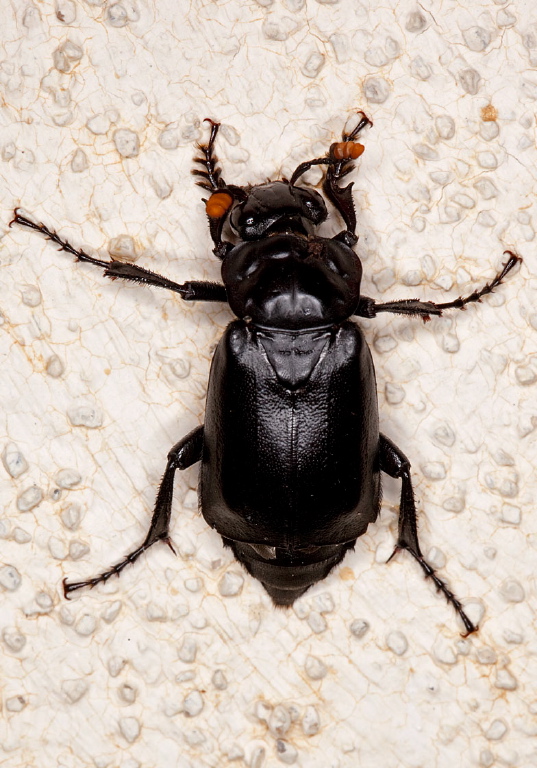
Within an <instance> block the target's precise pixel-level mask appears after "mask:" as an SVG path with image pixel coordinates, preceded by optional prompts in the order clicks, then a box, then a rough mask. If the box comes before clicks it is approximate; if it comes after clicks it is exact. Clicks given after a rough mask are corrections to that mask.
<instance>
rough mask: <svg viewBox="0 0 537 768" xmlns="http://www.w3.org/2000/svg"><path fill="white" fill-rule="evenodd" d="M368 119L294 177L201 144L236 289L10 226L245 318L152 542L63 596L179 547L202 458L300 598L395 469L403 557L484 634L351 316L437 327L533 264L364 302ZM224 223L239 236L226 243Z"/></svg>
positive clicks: (248, 536) (264, 565)
mask: <svg viewBox="0 0 537 768" xmlns="http://www.w3.org/2000/svg"><path fill="white" fill-rule="evenodd" d="M358 115H359V121H358V123H357V125H356V127H355V128H354V129H353V130H352V131H351V132H350V133H348V134H347V133H343V137H342V141H341V142H336V143H334V144H332V145H331V147H330V149H329V151H328V154H327V155H326V156H325V157H320V158H316V159H314V160H309V161H308V162H305V163H301V164H300V165H299V166H298V168H297V169H296V170H295V172H294V173H293V175H292V176H291V179H290V180H289V181H288V180H287V179H282V180H280V181H271V182H268V183H266V184H259V185H256V186H245V187H239V186H235V185H231V184H226V183H225V182H224V180H223V178H222V176H221V170H220V168H218V167H217V158H216V156H215V154H214V143H215V139H216V136H217V133H218V129H219V124H218V123H215V122H213V121H212V120H208V122H209V123H210V125H211V134H210V139H209V141H208V143H207V144H205V145H199V147H198V149H199V150H200V152H201V155H202V157H196V158H195V162H196V163H199V164H201V166H202V168H203V170H200V169H196V170H194V171H193V173H194V174H196V175H197V176H200V177H201V180H200V181H198V184H199V186H201V187H204V188H205V189H207V190H209V192H210V193H211V195H210V197H209V198H208V200H204V202H205V204H206V212H207V216H208V219H209V228H210V234H211V237H212V240H213V243H214V249H213V251H214V254H215V255H216V256H217V257H218V258H219V259H221V260H222V279H223V283H224V284H223V285H219V284H215V283H209V282H198V281H191V282H186V283H184V284H183V285H179V284H177V283H175V282H173V281H171V280H168V279H167V278H165V277H161V276H160V275H157V274H155V273H154V272H150V271H149V270H146V269H142V268H141V267H138V266H136V265H133V264H127V263H123V262H120V261H101V260H100V259H96V258H93V257H92V256H89V255H88V254H86V253H84V252H83V251H82V250H78V251H77V250H75V249H74V248H73V247H72V246H71V245H70V244H69V243H68V242H66V241H65V240H62V239H61V238H60V237H59V236H58V235H57V234H56V233H55V232H54V231H52V230H50V229H48V228H47V227H46V226H45V225H44V224H36V223H34V222H33V221H31V220H30V219H28V218H26V217H25V216H23V215H22V214H21V213H20V212H19V210H18V209H17V210H16V211H15V218H14V219H13V221H12V222H11V223H12V224H13V223H17V224H21V225H23V226H25V227H29V228H30V229H34V230H36V231H38V232H41V233H42V234H43V235H45V236H46V237H47V238H48V239H50V240H52V241H53V242H54V243H56V244H57V245H59V246H60V248H61V250H63V251H67V252H69V253H71V254H73V256H75V257H76V260H77V261H82V262H88V263H90V264H94V265H96V266H98V267H102V268H103V269H104V274H105V275H106V276H107V277H110V278H122V279H125V280H132V281H134V282H138V283H145V284H147V285H154V286H157V287H159V288H168V289H170V290H172V291H176V292H177V293H179V295H180V296H181V297H182V298H183V299H185V300H186V301H220V302H226V301H227V302H228V303H229V306H230V307H231V309H232V311H233V312H234V313H235V315H236V316H237V317H238V318H239V319H238V320H235V321H233V322H232V323H230V325H229V326H228V327H227V329H226V331H225V333H224V336H223V337H222V339H221V340H220V342H219V344H218V346H217V348H216V351H215V354H214V357H213V361H212V367H211V373H210V378H209V387H208V393H207V406H206V414H205V424H204V425H202V426H199V427H197V429H195V430H194V431H193V432H191V433H190V434H189V435H187V436H186V437H184V438H183V439H182V440H180V441H179V442H178V443H177V444H176V445H175V446H174V447H173V448H172V449H171V451H170V453H169V454H168V463H167V466H166V470H165V472H164V477H163V478H162V482H161V485H160V488H159V491H158V495H157V500H156V503H155V510H154V513H153V517H152V520H151V525H150V528H149V532H148V534H147V537H146V539H145V541H144V543H143V544H142V545H141V546H140V547H138V548H137V549H135V550H133V551H132V552H130V553H129V554H128V555H127V556H126V557H125V558H124V559H123V560H122V561H121V562H120V563H118V564H117V565H114V566H113V567H112V568H110V569H109V570H107V571H106V572H105V573H102V574H101V575H99V576H96V577H95V578H93V579H88V580H86V581H80V582H68V581H67V580H64V583H63V587H64V594H65V597H67V596H68V595H69V594H70V593H71V592H74V591H75V590H77V589H80V588H81V587H86V586H90V587H93V586H95V585H96V584H98V583H99V582H105V581H107V580H108V579H109V578H110V576H112V575H113V574H117V575H119V573H120V572H121V571H122V570H123V568H125V566H127V565H128V564H129V563H133V562H134V561H135V560H137V559H138V557H139V556H140V555H141V554H142V553H143V552H145V551H146V550H147V549H148V548H149V547H151V546H152V545H153V544H155V542H157V541H164V542H166V543H167V544H168V545H169V546H170V547H172V543H171V539H170V531H169V529H170V515H171V507H172V497H173V482H174V475H175V472H176V470H178V469H186V468H187V467H189V466H191V465H192V464H194V463H196V462H198V461H201V477H200V489H199V497H200V505H201V511H202V513H203V516H204V518H205V520H206V521H207V522H208V523H209V525H210V526H211V527H213V528H215V529H216V530H217V531H218V533H219V534H220V535H221V536H222V538H223V541H224V544H225V545H226V546H228V547H230V548H231V549H232V550H233V553H234V555H235V557H236V559H237V560H239V561H240V562H241V563H242V564H243V566H244V567H245V568H246V570H247V571H248V572H249V573H250V574H251V575H252V576H253V577H254V578H256V579H258V580H259V581H260V582H261V583H262V585H263V586H264V588H265V589H266V591H267V592H268V593H269V595H270V596H271V598H272V600H273V601H274V603H275V604H276V605H285V606H288V605H292V603H293V602H294V601H295V600H296V599H297V598H298V597H300V595H302V594H303V593H304V592H305V591H306V590H307V589H308V588H309V587H310V586H311V585H312V584H315V583H316V582H318V581H321V580H322V579H324V578H325V577H326V576H327V575H328V573H329V572H330V571H331V570H332V568H334V566H335V565H337V564H338V563H339V562H341V560H342V559H343V557H344V555H345V553H346V552H347V550H349V549H352V548H353V547H354V545H355V543H356V540H357V538H358V537H360V536H362V535H363V534H364V533H365V531H366V529H367V527H368V525H369V523H373V522H374V521H375V520H376V518H377V516H378V514H379V509H380V500H381V485H380V472H381V471H382V472H386V473H387V474H388V475H390V476H391V477H394V478H400V480H401V483H402V490H401V502H400V511H399V532H398V538H397V544H396V546H395V550H394V554H395V553H396V552H397V551H398V550H400V549H405V550H407V551H408V552H410V554H411V555H412V556H413V557H414V558H415V559H416V560H417V561H418V563H419V564H420V566H421V568H422V569H423V571H424V573H425V575H426V576H427V577H428V578H430V579H432V581H433V582H434V584H435V586H436V588H437V590H439V591H440V592H442V593H443V594H444V596H445V597H446V598H447V600H448V602H450V603H451V605H452V606H453V607H454V608H455V610H456V611H457V613H458V614H459V616H460V618H461V619H462V622H463V624H464V627H465V630H466V634H467V635H469V634H470V633H472V632H475V631H476V629H477V627H476V626H475V625H474V624H473V622H472V621H471V620H470V619H469V617H468V616H467V615H466V613H465V612H464V610H463V608H462V605H461V603H460V602H459V600H458V599H457V598H456V597H455V596H454V594H453V593H452V592H451V591H450V589H449V588H448V587H447V585H446V584H445V583H444V582H443V581H442V580H441V579H440V578H439V577H438V576H437V574H436V573H435V571H434V569H433V568H432V567H431V566H430V565H429V564H428V563H427V561H426V560H425V559H424V557H423V555H422V553H421V550H420V545H419V542H418V534H417V523H416V507H415V503H414V494H413V490H412V481H411V477H410V462H409V461H408V459H407V458H406V456H405V455H404V453H403V452H402V451H401V450H400V449H399V448H397V446H395V445H394V444H393V443H392V442H391V440H389V439H388V438H387V437H385V436H384V435H382V434H380V433H379V424H378V409H377V394H376V383H375V371H374V368H373V362H372V359H371V354H370V351H369V348H368V346H367V344H366V342H365V340H364V336H363V334H362V332H361V330H360V328H359V327H358V326H357V325H356V324H355V323H354V322H352V321H351V320H350V319H349V318H350V317H351V316H353V315H355V316H358V317H367V318H373V317H376V315H377V314H378V313H379V312H393V313H397V314H403V315H418V316H421V317H422V318H423V319H424V320H428V319H429V317H430V315H441V314H442V312H443V310H445V309H452V308H455V309H464V307H465V305H466V304H468V303H469V302H474V301H479V300H480V299H481V297H482V296H485V295H486V294H488V293H491V292H492V291H493V289H494V288H496V287H497V286H498V285H499V284H500V283H501V282H502V280H503V279H504V278H505V277H506V275H507V274H508V272H510V271H511V269H512V268H513V267H514V266H515V264H516V263H517V262H518V261H520V258H519V257H518V256H517V255H515V254H514V253H512V252H511V251H506V254H507V255H508V256H509V259H508V261H507V262H506V264H505V265H504V266H503V268H502V270H501V271H500V272H499V273H498V274H497V275H496V277H494V279H493V280H492V281H491V282H490V283H488V284H487V285H485V287H484V288H481V289H480V290H478V291H475V292H474V293H472V294H471V295H469V296H467V297H465V298H458V299H456V300H455V301H449V302H446V303H444V304H435V303H433V302H429V301H419V300H417V299H405V300H401V301H393V302H389V303H385V304H377V303H376V301H375V300H374V299H370V298H367V297H365V296H360V281H361V276H362V265H361V263H360V260H359V258H358V256H357V255H356V254H355V253H354V251H353V250H352V247H353V246H354V245H355V243H356V241H357V239H358V238H357V236H356V234H355V229H356V213H355V209H354V203H353V200H352V186H353V184H352V183H350V184H348V185H347V186H341V185H340V181H341V179H343V177H344V176H346V175H347V174H348V173H349V172H350V171H351V170H352V169H353V167H354V166H353V164H352V161H353V160H355V159H357V158H358V157H359V156H360V155H361V154H362V152H363V151H364V147H363V145H362V144H359V143H357V142H356V141H355V139H356V138H357V136H358V134H359V133H360V132H361V131H362V130H363V129H364V128H365V127H366V126H367V125H371V121H370V120H369V119H368V118H367V117H366V116H365V114H364V113H363V112H359V113H358ZM315 165H322V166H326V173H325V177H324V182H323V191H324V193H325V195H326V197H327V198H328V199H329V200H330V202H331V203H332V205H333V206H334V207H335V208H336V210H337V211H338V212H339V214H340V215H341V217H342V219H343V221H344V224H345V229H343V230H342V231H341V232H340V233H339V234H337V235H336V236H335V237H332V238H325V237H319V236H318V235H317V234H315V228H316V227H317V225H319V224H321V223H322V222H324V221H325V220H326V218H327V216H328V212H327V208H326V204H325V202H324V199H323V197H322V196H321V195H320V194H319V193H318V192H316V191H315V190H313V189H311V188H308V187H301V186H297V182H298V181H299V179H300V177H301V176H302V175H303V174H304V173H305V172H306V171H308V170H309V169H310V168H311V167H312V166H315ZM225 227H227V229H226V232H227V231H228V230H231V232H230V234H231V236H232V238H233V240H234V241H235V242H230V241H229V240H226V239H224V237H223V235H224V228H225ZM172 549H173V547H172ZM392 557H393V555H392Z"/></svg>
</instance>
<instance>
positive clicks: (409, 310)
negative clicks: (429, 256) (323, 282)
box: [354, 251, 522, 322]
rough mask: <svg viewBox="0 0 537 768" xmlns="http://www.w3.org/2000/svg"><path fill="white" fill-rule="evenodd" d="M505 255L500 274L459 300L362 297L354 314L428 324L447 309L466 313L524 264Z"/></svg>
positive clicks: (507, 252)
mask: <svg viewBox="0 0 537 768" xmlns="http://www.w3.org/2000/svg"><path fill="white" fill-rule="evenodd" d="M505 254H508V255H509V259H508V260H507V262H506V263H505V264H503V265H502V269H501V270H500V271H499V272H498V274H497V275H496V276H495V277H494V278H493V279H492V280H491V281H490V283H486V284H485V285H484V286H483V288H480V289H479V290H477V291H474V292H473V293H471V294H470V295H469V296H465V297H462V296H459V298H458V299H455V300H454V301H447V302H445V303H444V304H436V303H435V302H433V301H420V300H419V299H399V300H398V301H389V302H386V303H384V304H377V302H376V301H375V299H370V298H369V297H368V296H360V301H359V303H358V307H357V308H356V311H355V313H354V314H355V315H357V316H358V317H368V318H372V317H376V316H377V314H378V313H379V312H391V313H392V314H394V315H420V316H421V317H422V318H423V320H424V321H425V322H427V321H428V320H430V315H436V316H441V315H442V313H443V312H444V310H445V309H460V310H461V311H463V312H464V311H465V310H466V305H467V304H470V303H471V302H477V303H481V299H482V298H483V296H487V295H488V294H489V293H493V292H494V289H495V288H497V287H498V286H499V285H501V284H502V283H503V281H504V279H505V278H506V277H507V275H508V274H509V272H510V271H511V270H512V269H513V267H515V266H516V265H517V264H518V263H520V262H522V259H521V257H520V256H518V255H517V254H516V253H513V251H505V252H504V255H505Z"/></svg>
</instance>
